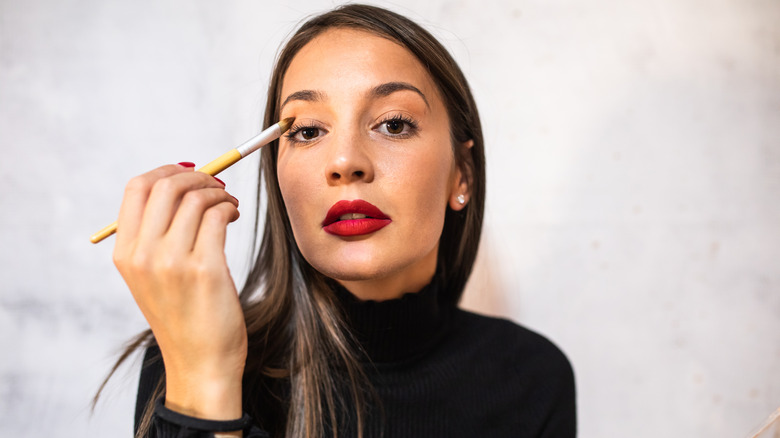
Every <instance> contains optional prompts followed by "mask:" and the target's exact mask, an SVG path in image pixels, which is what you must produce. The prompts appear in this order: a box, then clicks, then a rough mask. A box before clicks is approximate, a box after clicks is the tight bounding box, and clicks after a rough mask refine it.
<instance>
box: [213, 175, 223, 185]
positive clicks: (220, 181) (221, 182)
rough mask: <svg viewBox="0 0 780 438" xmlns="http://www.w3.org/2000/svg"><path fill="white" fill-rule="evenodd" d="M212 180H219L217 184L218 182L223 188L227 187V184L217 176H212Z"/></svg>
mask: <svg viewBox="0 0 780 438" xmlns="http://www.w3.org/2000/svg"><path fill="white" fill-rule="evenodd" d="M212 178H214V179H215V180H217V182H218V183H220V184H222V186H225V183H224V182H223V181H222V180H221V179H219V178H217V177H216V176H212Z"/></svg>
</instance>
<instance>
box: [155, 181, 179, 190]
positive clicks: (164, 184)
mask: <svg viewBox="0 0 780 438" xmlns="http://www.w3.org/2000/svg"><path fill="white" fill-rule="evenodd" d="M176 189H177V185H176V182H175V181H174V180H173V178H160V179H158V180H157V181H155V182H154V186H153V187H152V191H153V192H171V191H174V190H176Z"/></svg>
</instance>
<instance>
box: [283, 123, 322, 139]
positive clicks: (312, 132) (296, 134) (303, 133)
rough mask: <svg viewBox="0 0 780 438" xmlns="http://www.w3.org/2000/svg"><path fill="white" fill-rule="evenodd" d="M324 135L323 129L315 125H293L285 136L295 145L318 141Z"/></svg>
mask: <svg viewBox="0 0 780 438" xmlns="http://www.w3.org/2000/svg"><path fill="white" fill-rule="evenodd" d="M323 134H324V132H323V129H322V128H320V127H318V126H315V125H313V124H305V125H297V126H296V125H293V126H292V127H291V128H290V130H289V131H288V132H287V134H285V137H287V139H288V140H290V141H291V142H293V143H309V142H312V141H315V140H317V138H319V137H321V136H322V135H323Z"/></svg>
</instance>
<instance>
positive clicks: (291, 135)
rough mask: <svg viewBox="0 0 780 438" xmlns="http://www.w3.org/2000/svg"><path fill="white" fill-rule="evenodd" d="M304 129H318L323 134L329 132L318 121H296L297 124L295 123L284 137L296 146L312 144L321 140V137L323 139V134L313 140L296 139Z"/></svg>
mask: <svg viewBox="0 0 780 438" xmlns="http://www.w3.org/2000/svg"><path fill="white" fill-rule="evenodd" d="M304 129H317V130H319V131H320V132H321V133H327V132H328V130H327V129H325V128H324V127H323V125H322V123H319V122H317V121H316V120H296V121H295V123H293V125H292V126H291V127H290V129H289V130H288V131H287V132H286V133H285V134H284V136H285V138H287V140H288V141H290V142H291V143H296V144H302V143H312V142H315V141H317V140H319V139H320V137H322V134H320V135H318V136H317V137H316V138H313V139H311V140H299V139H298V138H296V137H297V135H298V134H299V133H300V132H301V131H303V130H304Z"/></svg>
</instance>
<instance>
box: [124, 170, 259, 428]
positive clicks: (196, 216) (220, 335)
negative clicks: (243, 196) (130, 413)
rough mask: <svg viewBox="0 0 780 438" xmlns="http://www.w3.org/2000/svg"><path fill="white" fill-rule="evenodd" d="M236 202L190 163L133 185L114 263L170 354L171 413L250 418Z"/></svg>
mask: <svg viewBox="0 0 780 438" xmlns="http://www.w3.org/2000/svg"><path fill="white" fill-rule="evenodd" d="M237 207H238V201H237V200H236V199H235V198H234V197H232V196H230V195H229V194H228V193H227V192H226V191H225V189H224V185H223V184H222V183H221V182H219V181H218V180H217V179H216V178H214V177H212V176H209V175H207V174H205V173H201V172H195V171H193V168H192V165H191V163H182V164H181V165H168V166H162V167H160V168H157V169H155V170H152V171H151V172H148V173H145V174H143V175H140V176H138V177H136V178H133V179H132V180H131V181H130V182H129V183H128V184H127V187H126V189H125V195H124V199H123V200H122V206H121V208H120V212H119V218H118V223H119V227H118V230H117V236H116V245H115V247H114V264H115V265H116V266H117V268H118V269H119V272H120V273H121V274H122V277H123V278H124V280H125V282H126V283H127V285H128V287H129V288H130V291H131V292H132V294H133V298H134V299H135V301H136V303H137V304H138V307H139V308H140V309H141V312H142V313H143V315H144V317H145V318H146V320H147V321H148V323H149V326H150V327H151V329H152V332H153V333H154V336H155V338H156V340H157V343H158V344H159V346H160V350H161V351H162V356H163V362H164V364H165V372H166V400H165V405H166V407H168V408H169V409H173V410H176V411H178V412H181V413H183V414H186V415H191V416H195V417H201V418H208V419H214V420H229V419H235V418H239V417H241V415H242V411H243V410H242V408H241V379H242V376H243V372H244V364H245V361H246V352H247V335H246V325H245V323H244V315H243V312H242V310H241V305H240V304H239V301H238V294H237V291H236V287H235V284H234V283H233V279H232V278H231V276H230V272H229V270H228V267H227V261H226V258H225V250H224V247H225V235H226V228H227V225H228V223H230V222H233V221H235V220H236V219H238V216H239V213H238V209H237Z"/></svg>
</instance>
